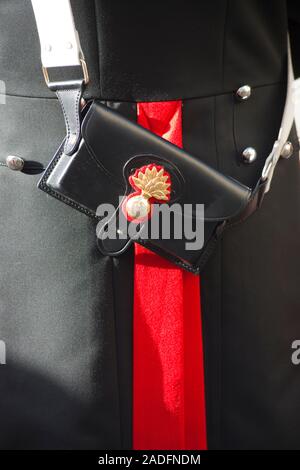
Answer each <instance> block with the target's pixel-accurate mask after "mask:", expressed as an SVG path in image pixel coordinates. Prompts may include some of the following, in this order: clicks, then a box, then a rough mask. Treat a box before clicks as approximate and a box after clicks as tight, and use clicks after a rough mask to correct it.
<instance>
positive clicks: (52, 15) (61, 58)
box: [31, 0, 83, 68]
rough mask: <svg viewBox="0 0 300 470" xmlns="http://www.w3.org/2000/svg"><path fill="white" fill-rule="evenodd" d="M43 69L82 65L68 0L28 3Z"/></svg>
mask: <svg viewBox="0 0 300 470" xmlns="http://www.w3.org/2000/svg"><path fill="white" fill-rule="evenodd" d="M31 3H32V7H33V11H34V15H35V19H36V24H37V29H38V33H39V37H40V43H41V60H42V65H43V67H45V68H49V67H66V66H71V65H81V59H82V58H83V55H82V50H81V46H80V41H79V36H78V32H77V30H76V28H75V23H74V18H73V13H72V7H71V4H70V0H31Z"/></svg>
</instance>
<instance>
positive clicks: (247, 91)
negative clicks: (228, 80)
mask: <svg viewBox="0 0 300 470" xmlns="http://www.w3.org/2000/svg"><path fill="white" fill-rule="evenodd" d="M236 96H237V98H238V99H239V100H241V101H245V100H247V99H248V98H250V96H251V86H249V85H243V86H241V87H240V88H239V89H238V90H237V91H236Z"/></svg>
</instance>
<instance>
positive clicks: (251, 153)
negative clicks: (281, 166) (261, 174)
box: [242, 147, 257, 163]
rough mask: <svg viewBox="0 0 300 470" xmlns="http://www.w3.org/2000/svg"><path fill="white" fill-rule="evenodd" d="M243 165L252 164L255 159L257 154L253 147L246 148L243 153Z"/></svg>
mask: <svg viewBox="0 0 300 470" xmlns="http://www.w3.org/2000/svg"><path fill="white" fill-rule="evenodd" d="M242 155H243V159H244V163H253V162H254V161H255V160H256V159H257V152H256V150H255V149H254V148H253V147H247V148H245V150H244V151H243V154H242Z"/></svg>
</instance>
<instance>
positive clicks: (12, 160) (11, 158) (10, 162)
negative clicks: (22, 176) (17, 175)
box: [6, 155, 24, 171]
mask: <svg viewBox="0 0 300 470" xmlns="http://www.w3.org/2000/svg"><path fill="white" fill-rule="evenodd" d="M6 165H7V167H8V168H9V169H10V170H14V171H22V170H23V168H24V160H23V158H21V157H16V156H15V155H8V157H6Z"/></svg>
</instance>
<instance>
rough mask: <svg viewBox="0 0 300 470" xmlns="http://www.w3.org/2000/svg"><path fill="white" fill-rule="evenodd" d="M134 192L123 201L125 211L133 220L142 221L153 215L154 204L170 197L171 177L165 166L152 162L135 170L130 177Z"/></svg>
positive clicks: (130, 219) (127, 216)
mask: <svg viewBox="0 0 300 470" xmlns="http://www.w3.org/2000/svg"><path fill="white" fill-rule="evenodd" d="M129 183H130V185H131V186H132V188H133V189H135V192H134V193H131V194H129V196H127V197H126V198H125V200H124V202H123V205H122V207H123V212H124V214H125V216H126V218H127V219H128V220H129V221H131V222H136V223H140V222H142V221H144V220H147V219H148V218H149V217H151V212H152V204H153V203H155V202H156V203H163V202H167V201H169V199H170V193H171V178H170V175H169V173H168V172H167V171H166V170H165V169H164V167H163V166H160V165H155V164H154V163H151V164H149V165H145V166H143V167H141V168H139V169H137V170H136V171H135V173H134V174H133V175H131V176H130V177H129Z"/></svg>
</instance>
